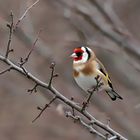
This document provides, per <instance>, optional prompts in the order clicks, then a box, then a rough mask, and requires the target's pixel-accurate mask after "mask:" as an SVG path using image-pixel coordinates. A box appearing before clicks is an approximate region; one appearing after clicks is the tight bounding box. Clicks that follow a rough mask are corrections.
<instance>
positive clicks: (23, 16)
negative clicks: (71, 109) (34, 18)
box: [14, 0, 39, 31]
mask: <svg viewBox="0 0 140 140" xmlns="http://www.w3.org/2000/svg"><path fill="white" fill-rule="evenodd" d="M38 2H39V0H36V1H35V2H34V3H33V4H32V5H31V6H29V7H28V8H27V9H26V10H25V12H24V13H23V15H22V16H21V17H20V18H19V19H18V21H17V23H16V24H15V28H14V31H15V29H16V28H17V27H18V25H19V23H20V22H21V21H22V20H23V19H24V18H25V16H26V14H27V13H28V11H29V10H30V9H31V8H32V7H34V6H35V5H36V4H37V3H38Z"/></svg>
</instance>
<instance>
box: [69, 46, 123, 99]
mask: <svg viewBox="0 0 140 140" xmlns="http://www.w3.org/2000/svg"><path fill="white" fill-rule="evenodd" d="M71 57H72V58H73V76H74V79H75V81H76V83H77V84H78V85H79V86H80V87H81V88H82V89H83V90H84V91H86V92H87V91H88V90H90V89H93V88H94V87H96V86H97V78H98V79H100V81H99V82H100V83H102V84H101V85H100V87H99V89H98V90H99V91H101V90H105V91H106V93H107V94H108V95H109V97H110V98H111V99H112V100H113V101H115V100H116V99H117V98H119V99H121V100H122V99H123V98H122V97H121V96H120V95H119V94H118V93H117V92H115V90H114V88H113V85H112V83H111V80H110V77H109V75H108V73H107V71H106V69H105V67H104V65H103V64H102V63H101V62H100V60H99V59H98V58H97V57H96V55H95V53H94V52H93V51H92V50H91V49H90V48H88V47H85V46H82V47H78V48H75V49H74V51H73V54H72V55H71Z"/></svg>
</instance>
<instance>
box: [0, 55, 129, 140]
mask: <svg viewBox="0 0 140 140" xmlns="http://www.w3.org/2000/svg"><path fill="white" fill-rule="evenodd" d="M0 60H1V61H2V62H4V63H5V64H7V65H8V66H10V67H11V68H12V69H13V70H15V71H17V72H19V73H20V74H21V75H23V76H26V77H28V78H29V79H30V80H32V81H33V82H35V83H37V84H38V85H39V86H40V87H43V88H45V89H47V90H49V91H51V93H52V94H53V95H54V96H56V97H57V99H59V100H60V101H62V102H63V103H65V104H66V105H68V106H70V107H72V108H74V109H75V110H76V111H78V112H79V113H81V114H82V115H83V116H85V117H86V118H87V119H88V120H89V121H92V122H93V124H94V125H95V126H97V127H99V128H101V129H103V130H104V131H106V132H107V133H109V134H110V135H111V136H117V137H118V138H120V139H121V140H127V139H126V138H125V137H123V136H122V135H121V134H119V133H118V132H116V131H115V130H113V129H112V128H110V127H109V126H107V125H105V124H103V123H102V122H100V121H98V120H97V119H95V118H94V117H93V116H92V115H91V114H90V113H89V112H87V111H86V110H84V111H82V107H80V106H79V105H77V104H76V103H74V102H73V101H71V100H69V99H68V98H66V97H65V96H63V95H62V94H61V93H60V92H59V91H57V90H56V89H55V88H54V87H53V86H49V85H48V84H46V83H44V82H43V81H41V80H39V79H38V78H36V77H35V76H33V75H32V74H31V73H30V72H28V71H27V73H25V72H24V70H23V69H22V68H20V67H19V66H17V65H16V64H14V63H13V62H11V61H10V60H9V59H6V58H5V57H4V56H2V55H0ZM44 94H45V93H44Z"/></svg>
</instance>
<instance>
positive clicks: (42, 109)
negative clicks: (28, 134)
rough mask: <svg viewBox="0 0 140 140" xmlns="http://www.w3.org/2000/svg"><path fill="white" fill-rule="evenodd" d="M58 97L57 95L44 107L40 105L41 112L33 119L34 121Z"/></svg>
mask: <svg viewBox="0 0 140 140" xmlns="http://www.w3.org/2000/svg"><path fill="white" fill-rule="evenodd" d="M56 99H57V96H55V97H54V98H53V99H52V100H51V101H50V102H49V103H48V104H46V105H45V106H44V107H43V108H40V107H38V109H39V110H41V111H40V113H39V114H38V115H37V117H36V118H35V119H34V120H33V121H32V123H34V122H35V121H36V120H37V119H38V118H39V117H40V116H41V115H42V113H43V112H44V111H45V110H46V109H47V108H48V107H49V106H50V105H51V104H52V103H53V102H54V101H55V100H56Z"/></svg>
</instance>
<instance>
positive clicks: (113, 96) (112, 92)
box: [106, 90, 123, 101]
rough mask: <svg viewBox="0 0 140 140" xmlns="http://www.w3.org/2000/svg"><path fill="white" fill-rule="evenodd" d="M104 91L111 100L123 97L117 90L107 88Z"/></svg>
mask: <svg viewBox="0 0 140 140" xmlns="http://www.w3.org/2000/svg"><path fill="white" fill-rule="evenodd" d="M106 93H107V94H108V95H109V97H110V98H111V99H112V101H115V100H116V99H117V98H119V99H121V100H122V99H123V98H122V97H121V96H120V95H119V94H118V93H117V92H115V91H114V90H108V91H106Z"/></svg>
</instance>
